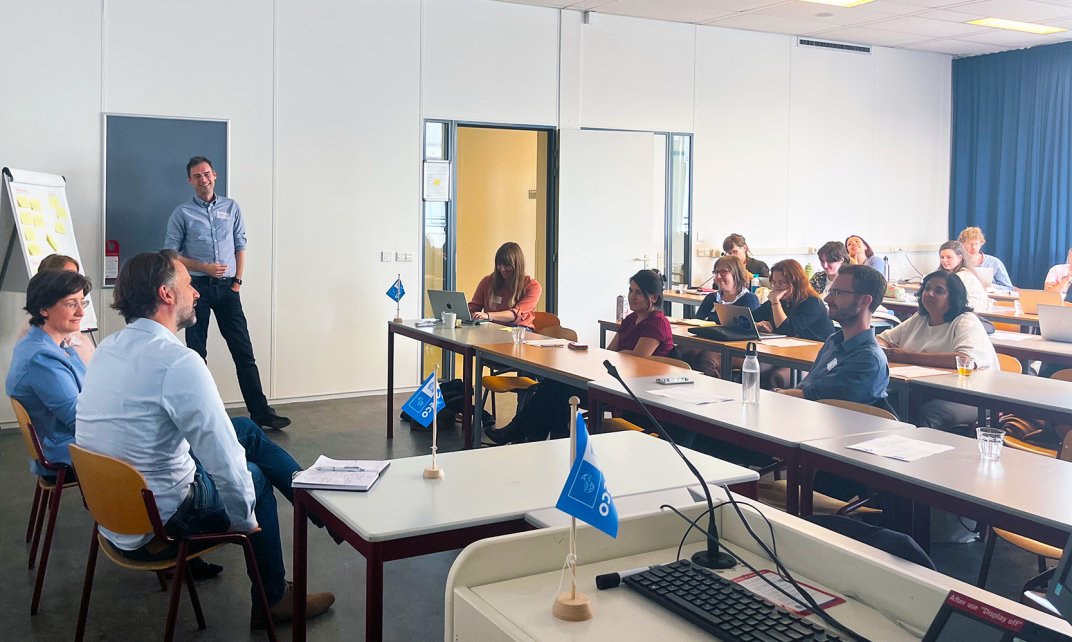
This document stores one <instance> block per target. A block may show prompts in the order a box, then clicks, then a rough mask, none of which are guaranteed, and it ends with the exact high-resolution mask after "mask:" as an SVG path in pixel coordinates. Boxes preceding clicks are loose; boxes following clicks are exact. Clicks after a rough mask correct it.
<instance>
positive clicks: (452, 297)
mask: <svg viewBox="0 0 1072 642" xmlns="http://www.w3.org/2000/svg"><path fill="white" fill-rule="evenodd" d="M428 302H429V303H431V304H432V314H434V315H435V318H436V321H439V320H440V319H442V318H443V313H444V312H453V313H454V314H457V315H458V319H459V320H460V321H461V322H462V323H474V324H475V323H483V321H473V316H472V315H471V314H469V300H468V299H467V298H466V296H465V292H453V291H451V290H428Z"/></svg>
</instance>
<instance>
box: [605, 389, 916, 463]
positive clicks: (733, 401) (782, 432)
mask: <svg viewBox="0 0 1072 642" xmlns="http://www.w3.org/2000/svg"><path fill="white" fill-rule="evenodd" d="M692 377H693V379H694V380H695V383H691V384H683V385H677V386H662V385H659V384H657V383H655V377H640V378H636V379H626V383H627V384H629V387H630V388H631V389H632V390H633V392H634V393H636V395H637V397H638V398H639V399H640V400H641V401H643V402H644V403H645V404H649V405H650V406H652V407H656V408H662V409H664V410H670V411H673V412H675V413H678V414H681V415H684V416H686V417H691V418H693V419H698V420H700V421H704V422H707V423H711V424H715V425H718V426H721V427H723V428H728V429H730V430H734V431H737V432H740V433H744V434H751V435H755V436H757V437H760V438H762V439H764V440H767V441H771V442H776V443H778V444H781V445H783V446H795V445H797V444H799V443H801V442H804V441H808V440H812V439H826V438H828V437H838V436H842V435H861V434H866V433H874V432H884V431H889V430H898V429H902V428H908V427H911V426H910V424H906V423H903V422H900V421H893V420H891V419H883V418H881V417H873V416H871V415H867V414H864V413H861V412H855V411H852V410H844V409H842V408H836V407H834V406H828V405H826V404H821V403H816V402H814V401H808V400H806V399H797V398H795V397H790V396H787V395H782V394H778V393H776V392H770V391H767V390H760V391H759V403H758V404H746V403H743V402H742V401H741V385H740V384H738V383H733V382H731V381H725V380H722V379H715V378H713V377H705V376H703V375H701V374H699V373H694V375H692ZM588 385H589V387H591V388H595V389H599V390H603V391H606V392H610V393H612V394H615V395H617V396H620V397H627V394H626V392H625V391H624V389H623V388H622V387H621V385H620V384H619V383H617V382H612V383H602V382H594V381H593V382H591V383H589V384H588ZM684 386H687V387H688V388H690V389H693V390H696V391H699V392H702V393H704V394H706V395H709V396H711V397H729V398H730V401H725V402H720V403H711V404H704V405H696V404H692V403H689V402H687V401H681V400H677V399H670V398H667V397H660V396H657V395H654V394H652V393H650V392H648V391H649V390H662V389H670V391H671V392H672V391H673V390H672V389H675V388H681V387H684Z"/></svg>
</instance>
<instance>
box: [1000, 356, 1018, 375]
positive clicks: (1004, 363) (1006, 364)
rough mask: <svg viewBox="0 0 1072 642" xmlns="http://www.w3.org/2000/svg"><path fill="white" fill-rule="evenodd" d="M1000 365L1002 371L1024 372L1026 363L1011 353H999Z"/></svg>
mask: <svg viewBox="0 0 1072 642" xmlns="http://www.w3.org/2000/svg"><path fill="white" fill-rule="evenodd" d="M998 367H1000V368H1001V371H1002V372H1015V373H1016V374H1024V364H1022V363H1020V360H1019V359H1017V358H1016V357H1014V356H1012V355H1011V354H1002V353H1000V352H999V353H998Z"/></svg>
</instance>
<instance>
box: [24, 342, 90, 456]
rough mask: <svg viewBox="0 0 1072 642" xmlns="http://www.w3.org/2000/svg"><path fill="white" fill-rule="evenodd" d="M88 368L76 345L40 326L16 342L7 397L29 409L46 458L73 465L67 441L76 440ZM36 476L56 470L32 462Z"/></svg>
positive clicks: (27, 412) (27, 410)
mask: <svg viewBox="0 0 1072 642" xmlns="http://www.w3.org/2000/svg"><path fill="white" fill-rule="evenodd" d="M85 374H86V367H85V365H83V364H82V360H81V359H79V358H78V353H77V352H75V349H74V348H71V347H67V346H66V345H63V346H60V345H59V344H57V343H56V342H55V341H54V340H53V339H52V337H50V336H49V335H48V333H47V332H45V331H44V330H43V329H41V328H40V327H38V326H31V327H30V331H29V332H28V333H27V334H26V336H25V337H23V338H22V340H21V341H19V342H18V343H16V344H15V350H14V352H13V353H12V355H11V369H10V370H8V372H7V381H6V382H5V387H6V389H7V396H9V397H11V398H12V399H15V400H16V401H18V402H19V403H21V404H22V405H23V407H24V408H26V414H28V415H30V421H31V422H33V425H34V429H35V431H36V432H37V438H38V440H39V441H40V442H41V450H42V451H43V452H44V455H45V459H47V460H49V461H50V462H52V463H55V464H70V463H71V455H70V453H69V452H67V444H69V443H71V442H72V441H74V408H75V404H76V403H77V401H78V391H79V390H81V388H82V378H83V377H84V376H85ZM30 472H33V473H34V474H37V475H43V474H45V473H48V474H49V475H54V474H55V473H53V472H49V471H47V470H45V468H44V467H42V466H39V465H35V464H32V463H31V465H30Z"/></svg>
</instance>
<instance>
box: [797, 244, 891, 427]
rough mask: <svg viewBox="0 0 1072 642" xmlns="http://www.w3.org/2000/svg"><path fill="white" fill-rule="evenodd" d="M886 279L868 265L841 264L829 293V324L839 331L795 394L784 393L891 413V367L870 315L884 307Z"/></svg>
mask: <svg viewBox="0 0 1072 642" xmlns="http://www.w3.org/2000/svg"><path fill="white" fill-rule="evenodd" d="M885 291H886V279H885V277H883V276H882V273H880V272H879V271H878V270H876V269H874V268H872V267H869V266H866V265H842V266H841V268H840V269H838V273H837V277H836V278H835V279H834V282H833V284H831V286H830V289H829V290H827V294H826V299H825V300H826V305H827V308H828V310H829V315H830V320H831V321H836V322H837V323H838V324H840V325H841V330H839V331H837V332H835V333H834V334H832V335H830V336H829V337H828V338H827V339H826V343H824V344H823V347H822V349H820V350H819V354H818V356H817V357H816V358H815V365H814V366H812V368H811V370H810V371H809V372H808V376H806V377H804V380H803V381H801V382H800V385H799V386H798V387H797V388H796V389H791V390H790V389H786V390H779V392H782V393H784V394H788V395H793V396H796V397H803V398H805V399H810V400H812V401H815V400H818V399H841V400H843V401H855V402H857V403H862V404H867V405H869V406H879V407H882V408H884V409H887V410H892V408H890V407H889V404H888V403H887V402H886V401H885V400H886V387H887V386H888V385H889V383H890V367H889V364H888V363H887V362H886V355H885V353H883V352H882V348H880V347H879V345H878V342H877V341H876V340H875V331H874V330H873V329H872V328H871V313H872V312H874V311H875V310H876V309H877V308H878V306H879V304H880V303H881V302H882V295H883V294H884V293H885Z"/></svg>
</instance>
